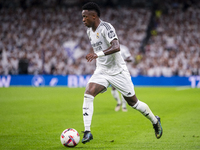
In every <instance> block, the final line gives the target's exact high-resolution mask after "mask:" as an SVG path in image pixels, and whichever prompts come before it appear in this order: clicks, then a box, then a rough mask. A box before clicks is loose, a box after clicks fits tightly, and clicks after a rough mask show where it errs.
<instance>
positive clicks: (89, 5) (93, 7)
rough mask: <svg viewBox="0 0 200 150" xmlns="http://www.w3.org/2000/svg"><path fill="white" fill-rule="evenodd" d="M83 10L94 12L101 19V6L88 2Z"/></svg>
mask: <svg viewBox="0 0 200 150" xmlns="http://www.w3.org/2000/svg"><path fill="white" fill-rule="evenodd" d="M82 10H94V11H96V13H97V16H98V17H100V8H99V6H98V5H97V4H96V3H94V2H88V3H86V4H85V5H83V7H82Z"/></svg>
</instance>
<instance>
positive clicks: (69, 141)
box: [60, 128, 80, 147]
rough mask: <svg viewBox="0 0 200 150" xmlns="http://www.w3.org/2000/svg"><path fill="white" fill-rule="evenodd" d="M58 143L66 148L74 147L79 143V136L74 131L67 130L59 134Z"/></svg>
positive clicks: (71, 129)
mask: <svg viewBox="0 0 200 150" xmlns="http://www.w3.org/2000/svg"><path fill="white" fill-rule="evenodd" d="M60 141H61V143H62V144H63V145H64V146H66V147H74V146H76V145H77V144H78V143H79V141H80V135H79V133H78V132H77V131H76V130H75V129H73V128H68V129H65V130H64V131H63V132H62V133H61V136H60Z"/></svg>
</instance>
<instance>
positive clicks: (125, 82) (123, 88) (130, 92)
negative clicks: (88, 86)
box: [88, 70, 135, 97]
mask: <svg viewBox="0 0 200 150" xmlns="http://www.w3.org/2000/svg"><path fill="white" fill-rule="evenodd" d="M90 82H93V83H97V84H100V85H103V86H105V87H106V90H107V88H108V87H109V86H110V85H112V86H113V87H115V88H116V89H117V90H118V91H119V92H120V93H121V94H122V95H124V96H125V97H132V96H134V95H135V90H134V85H133V83H132V80H131V76H130V73H129V72H128V71H125V70H124V71H122V72H121V73H119V74H116V75H107V74H99V73H98V74H93V75H92V76H91V78H90V79H89V81H88V83H90ZM106 90H104V91H102V93H103V92H105V91H106Z"/></svg>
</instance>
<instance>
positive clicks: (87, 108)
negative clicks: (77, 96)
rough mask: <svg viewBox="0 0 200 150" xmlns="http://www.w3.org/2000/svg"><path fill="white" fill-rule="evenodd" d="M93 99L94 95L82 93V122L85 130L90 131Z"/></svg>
mask: <svg viewBox="0 0 200 150" xmlns="http://www.w3.org/2000/svg"><path fill="white" fill-rule="evenodd" d="M93 100H94V97H93V96H92V95H89V94H84V102H83V122H84V126H85V131H90V126H91V122H92V115H93Z"/></svg>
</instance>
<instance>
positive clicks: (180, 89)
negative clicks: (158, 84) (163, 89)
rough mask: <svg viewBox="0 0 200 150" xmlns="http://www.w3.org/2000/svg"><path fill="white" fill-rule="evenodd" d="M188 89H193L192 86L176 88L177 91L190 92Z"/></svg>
mask: <svg viewBox="0 0 200 150" xmlns="http://www.w3.org/2000/svg"><path fill="white" fill-rule="evenodd" d="M188 89H191V87H190V86H180V87H177V88H176V91H182V90H188Z"/></svg>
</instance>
